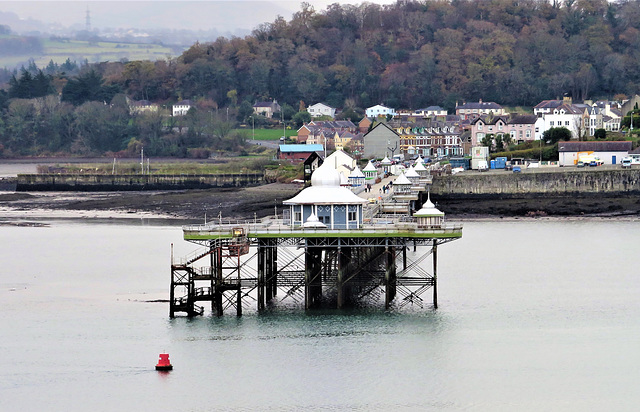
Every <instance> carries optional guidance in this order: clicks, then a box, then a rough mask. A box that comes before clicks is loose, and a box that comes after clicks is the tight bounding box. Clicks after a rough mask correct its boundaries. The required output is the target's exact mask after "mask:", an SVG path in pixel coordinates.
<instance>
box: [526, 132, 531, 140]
mask: <svg viewBox="0 0 640 412" xmlns="http://www.w3.org/2000/svg"><path fill="white" fill-rule="evenodd" d="M525 136H526V137H527V139H529V138H530V137H531V130H527V132H526V133H525Z"/></svg>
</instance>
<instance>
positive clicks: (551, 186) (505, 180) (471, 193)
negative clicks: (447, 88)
mask: <svg viewBox="0 0 640 412" xmlns="http://www.w3.org/2000/svg"><path fill="white" fill-rule="evenodd" d="M431 193H432V194H435V195H438V196H439V197H440V198H455V197H467V198H469V197H500V198H523V197H525V198H526V197H543V196H556V197H557V196H575V195H577V194H580V195H589V194H593V195H607V196H608V195H615V194H617V193H624V194H627V195H628V194H634V193H635V194H640V169H626V170H623V169H615V170H592V169H585V170H579V171H576V170H571V171H563V170H559V171H553V172H547V171H540V172H538V171H535V172H530V171H529V172H527V173H511V172H507V171H505V172H504V173H503V174H502V173H468V174H466V173H460V174H456V175H451V176H437V177H435V178H434V180H433V185H432V187H431ZM496 195H497V196H496Z"/></svg>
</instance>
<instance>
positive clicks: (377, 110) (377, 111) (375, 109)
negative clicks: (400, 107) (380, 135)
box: [365, 104, 396, 118]
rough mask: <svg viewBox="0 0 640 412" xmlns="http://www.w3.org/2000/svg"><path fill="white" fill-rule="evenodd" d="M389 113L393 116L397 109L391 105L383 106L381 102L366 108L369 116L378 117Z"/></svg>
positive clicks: (366, 113)
mask: <svg viewBox="0 0 640 412" xmlns="http://www.w3.org/2000/svg"><path fill="white" fill-rule="evenodd" d="M388 114H390V115H391V116H395V115H396V110H395V109H392V108H390V107H386V106H383V105H381V104H377V105H375V106H372V107H369V108H367V109H366V110H365V115H366V116H367V117H373V118H376V117H378V116H386V115H388Z"/></svg>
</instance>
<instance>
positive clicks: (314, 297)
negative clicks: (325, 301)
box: [304, 239, 322, 309]
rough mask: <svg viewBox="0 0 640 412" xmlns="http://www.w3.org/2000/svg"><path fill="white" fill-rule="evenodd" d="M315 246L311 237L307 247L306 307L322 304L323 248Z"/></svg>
mask: <svg viewBox="0 0 640 412" xmlns="http://www.w3.org/2000/svg"><path fill="white" fill-rule="evenodd" d="M313 246H315V242H314V241H313V240H311V239H309V240H308V241H307V246H306V247H305V275H304V283H305V294H304V295H305V299H304V300H305V305H304V306H305V309H311V308H313V307H316V306H318V305H319V304H320V300H321V299H322V249H320V248H319V247H313Z"/></svg>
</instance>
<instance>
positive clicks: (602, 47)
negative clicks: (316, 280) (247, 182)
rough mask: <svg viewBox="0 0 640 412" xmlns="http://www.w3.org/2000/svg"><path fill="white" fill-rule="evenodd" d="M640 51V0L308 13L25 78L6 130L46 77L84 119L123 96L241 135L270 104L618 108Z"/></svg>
mask: <svg viewBox="0 0 640 412" xmlns="http://www.w3.org/2000/svg"><path fill="white" fill-rule="evenodd" d="M638 46H640V1H638V0H625V1H618V2H612V3H609V2H607V1H606V0H564V1H561V0H550V1H546V0H452V1H446V0H431V1H402V2H397V3H395V4H393V5H384V6H382V5H376V4H371V3H362V4H360V5H339V4H333V5H330V6H328V7H327V8H326V9H325V10H315V9H314V8H313V6H312V5H310V4H308V3H303V4H302V5H301V8H300V10H299V11H298V12H297V13H296V14H295V15H294V16H293V17H292V18H291V20H289V21H287V20H285V19H284V18H282V17H279V18H277V19H276V20H275V21H273V22H270V23H264V24H262V25H260V26H258V27H257V28H256V29H255V30H253V32H252V34H251V35H249V36H246V37H244V38H238V37H234V38H222V37H221V38H218V39H217V40H216V41H214V42H210V43H196V44H194V45H193V46H192V47H190V48H189V49H188V50H186V51H185V52H184V53H183V54H182V55H181V56H179V57H178V58H176V59H165V60H160V61H156V62H150V61H134V62H108V63H99V64H86V65H84V66H82V67H80V68H77V67H76V69H77V70H76V72H73V73H71V72H65V71H63V70H61V69H60V68H56V67H55V65H50V66H48V67H47V68H45V69H44V70H42V72H43V73H42V74H41V73H40V72H38V70H39V69H38V70H34V68H33V67H30V68H28V69H25V70H23V72H21V73H15V74H13V75H12V76H11V78H10V79H9V85H8V94H7V93H4V94H0V104H1V105H2V107H3V108H4V110H3V113H2V122H3V125H4V126H2V127H4V130H5V131H6V130H7V129H6V127H7V124H9V123H10V119H9V117H8V116H9V115H10V114H11V113H15V110H16V108H13V109H12V108H11V104H14V103H13V100H14V99H29V98H34V97H36V96H39V95H41V94H42V93H43V90H45V89H46V88H45V87H44V83H45V79H44V78H43V76H44V77H45V78H46V79H48V80H49V82H50V85H51V87H50V88H49V89H48V92H45V95H44V96H49V95H57V96H59V97H60V99H59V100H60V101H59V103H58V104H59V105H63V106H64V105H70V106H69V108H68V109H64V110H71V112H73V113H74V114H75V113H76V112H77V111H78V110H79V109H80V107H83V106H84V105H86V104H87V103H92V105H94V106H95V104H102V105H103V106H105V105H106V106H108V107H112V103H111V100H112V99H113V98H114V97H115V96H121V95H123V96H127V97H129V98H130V99H133V100H143V99H144V100H150V101H152V102H156V103H157V104H158V105H160V106H162V105H167V106H170V105H171V104H172V103H173V102H176V101H178V100H181V99H190V100H193V101H195V102H197V104H198V110H199V116H204V117H206V113H216V112H221V111H222V112H224V113H225V115H226V113H229V112H228V111H227V110H220V109H229V110H230V113H231V115H232V116H231V119H232V120H235V119H237V120H238V121H240V122H246V121H247V120H248V119H249V117H251V118H252V121H254V122H255V121H256V120H258V122H266V121H267V120H266V119H261V118H259V117H258V118H256V116H253V112H252V109H251V106H252V105H253V103H254V102H255V101H263V100H271V99H277V100H278V102H279V103H280V104H281V106H282V107H283V113H282V114H280V118H284V120H289V119H292V118H294V117H295V116H296V114H298V117H297V119H298V121H300V119H301V115H300V114H299V113H304V107H305V106H306V105H307V104H312V103H316V102H319V101H322V102H325V103H327V104H329V105H331V106H334V107H338V108H342V109H343V112H342V116H343V117H344V118H351V119H352V120H358V119H359V117H361V116H362V115H363V108H366V107H369V106H372V105H374V104H378V103H383V104H385V105H387V106H391V107H394V108H398V109H399V108H414V109H415V108H420V107H425V106H428V105H440V106H442V107H444V108H446V109H448V110H450V111H451V110H453V109H454V108H455V105H456V102H462V101H478V100H480V99H482V100H484V101H495V102H498V103H500V104H503V105H511V106H516V105H522V106H532V105H535V104H537V103H539V102H540V101H541V100H545V99H553V98H561V97H562V96H571V97H573V98H574V100H576V101H580V100H583V99H595V98H614V97H616V95H619V94H626V95H630V94H634V93H640V65H638V61H640V47H638ZM26 72H28V73H30V77H27V78H24V76H25V73H26ZM98 83H99V85H98ZM27 85H32V87H27ZM42 98H43V99H44V100H47V99H46V98H45V97H42ZM93 103H95V104H93ZM20 104H21V105H24V104H25V103H24V102H21V103H20ZM15 105H18V104H17V103H15ZM36 106H37V105H36ZM96 107H97V106H96ZM64 110H63V111H64ZM35 113H38V111H37V110H35ZM74 118H77V114H76V115H74ZM224 120H225V121H226V120H227V117H224ZM74 121H75V120H74ZM130 123H131V122H129V124H128V125H127V127H128V128H127V132H126V133H120V132H116V131H115V130H112V131H110V133H112V134H111V135H110V136H111V137H109V138H107V139H108V140H109V142H110V144H109V145H107V146H108V147H109V148H110V149H115V148H119V150H124V149H125V148H126V147H128V144H129V142H130V141H131V139H136V140H138V141H141V142H142V143H145V144H146V143H148V142H146V141H145V139H147V138H148V137H143V136H142V135H138V134H136V133H138V132H137V131H136V132H133V131H131V130H132V129H131V128H130ZM163 130H165V131H167V132H168V133H171V130H172V129H163ZM0 133H2V132H1V131H0ZM32 134H33V135H37V132H32ZM3 136H4V135H3ZM144 136H146V135H144ZM105 138H106V137H105ZM3 139H4V137H3ZM127 139H129V140H127ZM36 140H37V139H36ZM63 140H64V139H63ZM90 141H91V140H89V141H86V142H85V143H87V142H90ZM3 144H4V145H5V146H8V147H13V146H11V145H9V144H6V143H5V142H4V141H3ZM168 146H169V147H171V146H172V145H168ZM97 147H105V146H103V145H98V146H97ZM145 147H146V146H145ZM174 148H175V146H174ZM12 150H13V149H12ZM145 150H146V149H145Z"/></svg>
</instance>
